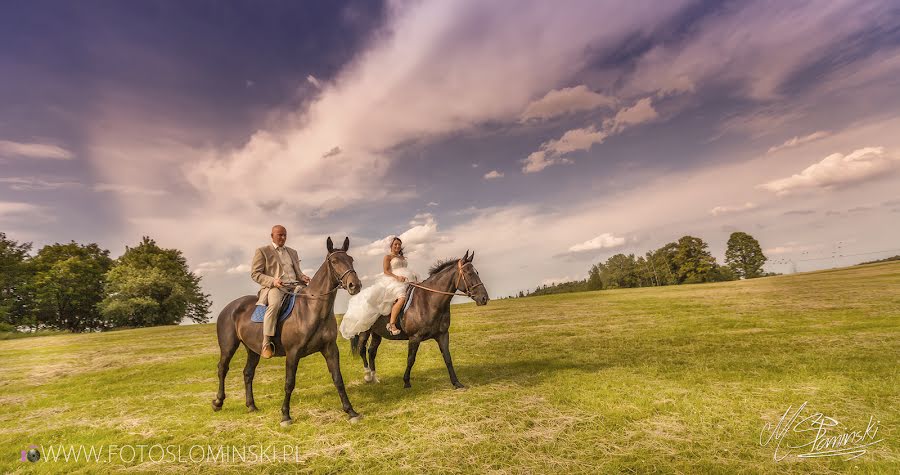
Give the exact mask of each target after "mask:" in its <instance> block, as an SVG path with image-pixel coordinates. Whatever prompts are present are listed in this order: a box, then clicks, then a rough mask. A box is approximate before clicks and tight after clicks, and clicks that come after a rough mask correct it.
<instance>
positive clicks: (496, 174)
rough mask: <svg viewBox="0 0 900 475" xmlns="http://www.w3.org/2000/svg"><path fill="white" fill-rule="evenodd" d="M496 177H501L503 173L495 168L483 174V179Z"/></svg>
mask: <svg viewBox="0 0 900 475" xmlns="http://www.w3.org/2000/svg"><path fill="white" fill-rule="evenodd" d="M496 178H503V173H502V172H498V171H497V170H491V171H489V172H487V173H485V174H484V179H485V180H494V179H496Z"/></svg>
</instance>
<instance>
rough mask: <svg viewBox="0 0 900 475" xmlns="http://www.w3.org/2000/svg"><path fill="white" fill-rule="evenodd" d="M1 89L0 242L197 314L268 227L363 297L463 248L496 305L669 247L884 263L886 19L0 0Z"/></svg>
mask: <svg viewBox="0 0 900 475" xmlns="http://www.w3.org/2000/svg"><path fill="white" fill-rule="evenodd" d="M0 84H2V87H0V104H3V106H2V107H0V231H2V232H5V233H6V234H7V236H8V237H10V238H12V239H15V240H17V241H20V242H21V241H27V242H32V243H34V246H35V248H39V247H40V246H43V245H46V244H51V243H54V242H69V241H71V240H74V241H77V242H82V243H88V242H97V243H99V244H100V245H101V246H103V247H105V248H106V249H109V250H110V253H111V255H112V256H113V257H117V256H119V255H121V254H122V253H123V252H124V250H125V246H127V245H130V246H134V245H136V244H137V243H139V242H140V240H141V237H142V236H145V235H146V236H150V237H152V238H154V239H155V240H156V241H157V242H158V243H159V244H160V245H162V246H164V247H172V248H178V249H180V250H182V251H183V252H184V255H185V257H186V258H187V261H188V263H189V265H190V267H191V269H192V270H193V271H194V272H197V273H198V274H200V275H202V277H203V281H202V285H203V287H204V289H205V291H206V292H209V293H210V294H211V295H212V300H213V306H212V312H213V313H212V315H213V316H215V315H217V314H218V312H219V310H221V308H222V307H223V306H224V305H226V304H227V303H228V302H229V301H231V300H233V299H234V298H237V297H239V296H241V295H246V294H251V293H255V291H256V288H257V287H256V284H254V283H253V282H252V281H251V279H250V276H249V264H250V260H251V258H252V255H253V251H254V249H255V248H256V247H259V246H261V245H264V244H266V243H267V242H269V241H270V238H269V232H270V228H271V226H272V225H274V224H283V225H284V226H285V227H286V228H287V230H288V242H287V245H288V246H291V247H294V248H295V249H297V250H298V251H299V253H300V257H301V260H302V262H301V266H302V267H303V268H304V269H305V271H306V272H307V273H310V274H311V273H312V272H314V270H315V269H316V268H317V267H318V266H319V265H321V263H322V262H323V258H324V256H325V253H326V248H325V241H326V238H327V237H328V236H331V237H332V238H334V240H335V241H336V242H341V241H342V240H343V238H344V236H349V237H350V241H351V246H350V254H351V255H353V256H354V257H355V263H356V268H357V270H358V272H359V274H360V276H361V277H362V282H363V285H365V284H366V282H367V281H371V279H372V277H373V276H375V275H377V273H378V272H380V265H381V256H382V255H383V254H384V253H385V252H386V250H387V244H386V243H387V239H388V238H389V237H390V236H393V235H399V236H401V237H402V238H403V240H404V244H405V247H406V250H407V255H408V256H409V258H410V266H411V267H412V268H413V269H414V270H415V271H417V272H419V273H420V274H424V273H425V272H426V271H427V269H428V267H429V266H430V265H431V264H432V263H433V262H434V261H435V260H437V259H439V258H450V257H460V256H462V254H463V253H464V252H466V250H474V251H475V252H476V258H475V261H474V264H475V265H476V267H477V269H478V271H479V273H480V275H481V278H482V280H483V281H484V283H485V286H486V288H487V289H488V291H489V293H490V295H491V296H492V297H495V298H497V297H502V296H507V295H512V294H514V293H516V292H518V291H519V290H528V289H533V288H534V287H536V286H538V285H541V284H544V283H550V282H559V281H566V280H572V279H583V278H584V277H586V274H587V271H588V269H589V267H590V266H591V264H593V263H596V262H599V261H601V260H604V259H606V258H608V257H609V256H611V255H613V254H616V253H636V254H643V253H644V252H646V251H648V250H651V249H654V248H657V247H659V246H661V245H663V244H665V243H666V242H670V241H673V240H677V239H678V238H679V237H681V236H683V235H686V234H690V235H694V236H698V237H701V238H702V239H704V240H705V241H706V242H708V243H709V245H710V250H711V251H712V253H713V255H714V256H716V257H717V258H718V259H719V261H720V262H722V259H723V257H724V250H725V243H726V242H727V240H728V237H729V234H730V233H732V232H734V231H744V232H748V233H750V234H751V235H753V236H754V237H756V238H757V239H758V240H759V241H760V243H761V245H762V247H763V249H764V251H765V253H766V255H767V256H768V257H769V258H770V262H769V264H768V265H767V269H768V270H769V271H774V272H795V271H806V270H814V269H820V268H829V267H835V266H841V265H850V264H854V263H857V262H860V261H864V260H872V259H876V258H881V257H887V256H891V255H895V254H898V253H900V239H898V236H900V192H898V190H900V94H898V92H897V91H900V3H897V2H894V1H840V0H833V1H829V2H820V1H809V2H804V1H792V2H783V1H741V2H720V1H690V0H670V1H666V2H659V1H635V0H629V1H621V2H616V1H605V2H597V1H584V2H579V1H568V2H547V1H533V2H532V1H527V0H526V1H523V0H517V1H505V0H497V1H491V2H483V1H466V0H458V1H452V2H448V1H429V0H422V1H414V2H405V1H389V2H386V3H379V2H359V1H350V2H338V1H315V2H294V1H267V2H249V1H247V2H239V1H235V2H213V1H197V2H173V1H146V0H140V1H134V2H119V1H112V0H104V1H99V0H85V1H80V2H62V1H43V0H38V1H31V2H4V3H3V4H2V5H0ZM346 299H347V295H346V293H345V292H341V297H340V298H339V300H338V302H337V306H336V310H337V311H338V312H341V311H343V308H345V306H346ZM461 301H462V300H461Z"/></svg>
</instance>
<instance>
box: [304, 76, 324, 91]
mask: <svg viewBox="0 0 900 475" xmlns="http://www.w3.org/2000/svg"><path fill="white" fill-rule="evenodd" d="M306 81H307V82H309V83H310V84H312V85H313V86H316V87H317V88H319V89H321V88H322V83H320V82H319V80H318V79H316V77H315V76H313V75H312V74H310V75H309V76H306Z"/></svg>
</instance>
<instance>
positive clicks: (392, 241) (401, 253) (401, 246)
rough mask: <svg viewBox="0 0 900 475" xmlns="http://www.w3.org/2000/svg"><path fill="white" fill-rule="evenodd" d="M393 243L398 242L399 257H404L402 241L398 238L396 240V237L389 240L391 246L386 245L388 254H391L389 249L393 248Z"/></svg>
mask: <svg viewBox="0 0 900 475" xmlns="http://www.w3.org/2000/svg"><path fill="white" fill-rule="evenodd" d="M394 241H399V242H400V255H401V256H403V257H406V256H404V255H403V240H402V239H400V238H398V237H397V236H394V238H393V239H391V244H390V245H388V254H390V253H391V249H392V248H393V247H394Z"/></svg>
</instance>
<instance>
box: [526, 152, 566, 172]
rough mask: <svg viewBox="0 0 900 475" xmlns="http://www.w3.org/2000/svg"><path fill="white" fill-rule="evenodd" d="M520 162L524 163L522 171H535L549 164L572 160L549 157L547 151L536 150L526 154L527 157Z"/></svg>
mask: <svg viewBox="0 0 900 475" xmlns="http://www.w3.org/2000/svg"><path fill="white" fill-rule="evenodd" d="M522 163H524V164H525V165H524V166H523V167H522V172H523V173H535V172H539V171H541V170H543V169H545V168H547V167H549V166H550V165H555V164H560V163H572V160H569V159H568V158H564V157H549V156H547V152H545V151H544V150H538V151H536V152H531V154H529V155H528V158H526V159H525V160H522Z"/></svg>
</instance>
